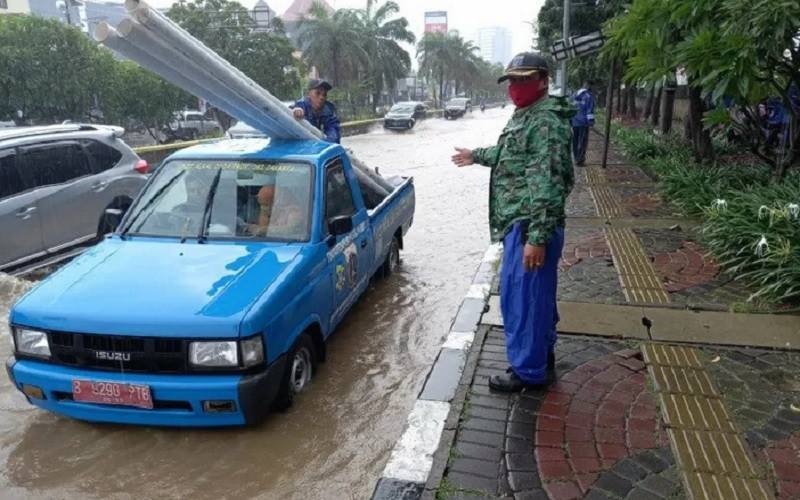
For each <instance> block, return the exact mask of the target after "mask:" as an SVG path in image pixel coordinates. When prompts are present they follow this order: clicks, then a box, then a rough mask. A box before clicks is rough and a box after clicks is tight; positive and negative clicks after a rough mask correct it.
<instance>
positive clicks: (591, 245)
mask: <svg viewBox="0 0 800 500" xmlns="http://www.w3.org/2000/svg"><path fill="white" fill-rule="evenodd" d="M588 258H609V259H610V258H611V249H610V248H608V243H606V237H605V235H604V234H603V232H602V231H596V232H593V233H591V234H590V235H588V236H584V237H583V238H581V239H579V240H578V241H575V242H571V241H567V243H566V244H565V245H564V251H563V252H562V254H561V263H560V264H559V267H560V269H561V270H562V271H563V270H566V269H569V268H570V267H572V266H574V265H575V264H577V263H579V262H581V261H582V260H583V259H588Z"/></svg>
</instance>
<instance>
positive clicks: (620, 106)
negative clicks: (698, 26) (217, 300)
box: [617, 81, 622, 116]
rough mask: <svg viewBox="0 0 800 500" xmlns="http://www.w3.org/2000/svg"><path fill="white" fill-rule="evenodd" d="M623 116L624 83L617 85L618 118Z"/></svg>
mask: <svg viewBox="0 0 800 500" xmlns="http://www.w3.org/2000/svg"><path fill="white" fill-rule="evenodd" d="M620 115H622V82H621V81H620V83H619V84H618V85H617V116H620Z"/></svg>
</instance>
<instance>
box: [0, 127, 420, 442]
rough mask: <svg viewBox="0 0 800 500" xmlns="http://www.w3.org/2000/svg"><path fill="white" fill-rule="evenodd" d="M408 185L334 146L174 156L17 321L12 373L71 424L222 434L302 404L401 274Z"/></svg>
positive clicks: (23, 304) (194, 151) (212, 148)
mask: <svg viewBox="0 0 800 500" xmlns="http://www.w3.org/2000/svg"><path fill="white" fill-rule="evenodd" d="M414 204H415V198H414V186H413V180H412V179H411V178H395V179H393V180H387V179H383V178H380V177H378V176H376V175H374V174H373V175H367V174H366V173H365V170H364V169H362V168H355V167H354V166H353V165H352V164H351V160H350V158H349V156H348V155H347V153H346V151H345V150H344V149H343V148H342V147H341V146H339V145H334V144H329V143H325V142H322V141H314V140H308V141H276V140H273V141H270V140H269V139H242V140H232V141H221V142H216V143H210V144H201V145H196V146H194V147H191V148H187V149H184V150H181V151H179V152H177V153H175V154H173V155H172V156H170V157H169V158H167V159H166V160H165V162H164V164H163V165H162V167H161V168H160V169H159V170H158V172H157V173H156V174H154V175H153V176H152V177H151V178H150V180H149V181H148V184H147V186H146V187H145V189H144V190H143V192H142V193H141V194H140V196H139V198H138V199H137V200H136V201H135V202H134V204H133V206H132V207H131V209H130V210H129V211H128V213H127V214H126V215H125V217H124V219H123V220H122V221H121V223H120V226H119V229H118V230H117V231H116V232H115V233H113V234H112V235H110V236H109V237H107V238H106V239H105V240H104V241H102V242H101V243H100V244H99V245H97V246H96V247H94V248H92V249H90V250H88V251H87V252H85V253H84V254H83V255H81V256H80V257H79V258H77V259H75V260H74V261H72V262H71V263H70V264H68V265H66V266H65V267H63V268H62V269H60V270H59V271H58V272H56V273H54V274H53V275H51V276H50V277H49V278H47V279H46V280H45V281H43V282H42V283H41V284H39V285H38V286H37V287H35V288H33V289H32V290H31V291H30V292H28V293H27V294H26V295H25V296H23V297H22V298H21V299H20V300H19V301H18V302H17V303H16V304H15V305H14V307H13V308H12V310H11V314H10V324H11V329H12V334H13V340H14V347H15V350H14V356H13V357H11V358H10V359H9V360H8V361H7V362H6V368H7V371H8V374H9V376H10V378H11V380H12V382H13V383H14V385H15V386H16V387H17V389H19V390H20V391H21V392H22V393H23V394H24V395H25V396H26V398H27V399H28V401H29V402H31V403H32V404H34V405H36V406H39V407H41V408H44V409H46V410H49V411H52V412H55V413H59V414H61V415H66V416H69V417H72V418H77V419H82V420H90V421H98V422H118V423H129V424H148V425H170V426H225V425H242V424H250V423H253V422H257V421H259V420H260V419H261V418H262V417H263V416H264V415H265V414H266V413H268V411H269V410H270V409H282V408H286V407H288V406H289V405H290V404H291V402H292V399H293V397H294V396H295V395H296V394H299V393H301V392H303V390H304V389H305V388H306V387H307V386H308V383H309V382H310V381H311V378H312V376H313V375H314V372H315V368H316V366H317V364H318V363H319V362H321V361H323V360H324V358H325V341H326V339H327V338H328V336H329V335H331V333H332V332H333V331H334V329H335V327H336V326H337V324H338V323H339V322H340V321H341V319H342V318H343V317H344V315H345V314H346V313H347V311H348V310H349V309H350V308H351V307H352V305H353V304H354V303H355V302H356V300H357V299H358V298H359V297H360V296H361V295H362V294H363V292H364V291H365V290H366V289H367V285H368V282H369V280H370V279H371V278H372V277H373V276H376V275H386V274H389V273H391V272H392V271H393V270H394V269H395V268H396V266H397V265H398V263H399V252H400V249H401V248H402V244H403V236H404V234H405V233H406V231H408V229H409V227H410V226H411V223H412V219H413V213H414Z"/></svg>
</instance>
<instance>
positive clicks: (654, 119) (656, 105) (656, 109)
mask: <svg viewBox="0 0 800 500" xmlns="http://www.w3.org/2000/svg"><path fill="white" fill-rule="evenodd" d="M663 90H664V89H663V88H661V87H659V89H658V92H656V97H655V99H653V111H652V112H651V113H650V118H651V120H650V123H652V124H653V126H654V127H658V122H659V120H660V119H661V95H662V94H663V93H664V92H663Z"/></svg>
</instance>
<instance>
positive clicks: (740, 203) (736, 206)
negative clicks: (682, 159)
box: [702, 174, 800, 302]
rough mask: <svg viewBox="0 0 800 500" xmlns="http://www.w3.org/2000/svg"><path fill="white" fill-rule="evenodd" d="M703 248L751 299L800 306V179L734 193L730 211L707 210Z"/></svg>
mask: <svg viewBox="0 0 800 500" xmlns="http://www.w3.org/2000/svg"><path fill="white" fill-rule="evenodd" d="M704 216H705V221H704V223H703V226H702V234H703V242H704V243H705V245H706V247H707V248H708V249H709V250H710V251H711V252H712V253H713V254H714V256H715V257H716V258H717V259H718V260H719V262H720V265H721V266H722V267H723V268H724V269H725V270H726V271H727V272H728V273H730V274H732V275H733V276H734V277H736V279H741V280H744V281H746V282H748V283H750V284H752V285H753V286H754V288H755V290H756V291H755V292H754V293H753V294H752V295H751V297H750V299H755V298H762V299H767V300H773V301H777V302H797V301H798V300H800V175H798V174H793V175H790V176H789V177H788V178H787V179H785V180H784V181H783V182H782V183H780V184H775V183H770V184H765V185H760V186H754V187H751V188H749V189H745V190H742V191H732V192H730V193H729V194H728V196H727V198H726V205H725V206H719V205H717V206H715V207H708V208H706V209H705V210H704Z"/></svg>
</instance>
